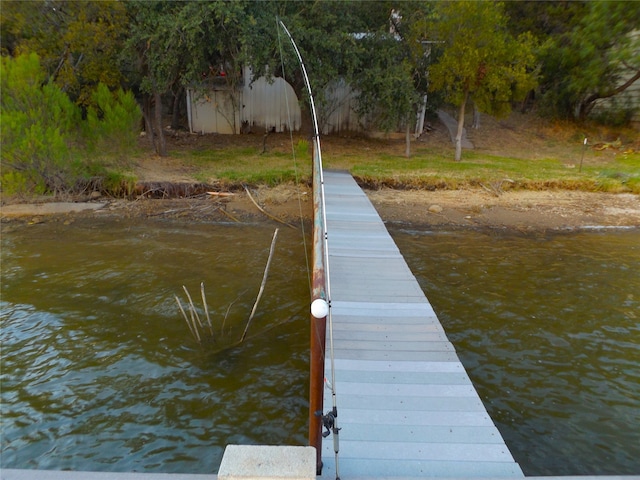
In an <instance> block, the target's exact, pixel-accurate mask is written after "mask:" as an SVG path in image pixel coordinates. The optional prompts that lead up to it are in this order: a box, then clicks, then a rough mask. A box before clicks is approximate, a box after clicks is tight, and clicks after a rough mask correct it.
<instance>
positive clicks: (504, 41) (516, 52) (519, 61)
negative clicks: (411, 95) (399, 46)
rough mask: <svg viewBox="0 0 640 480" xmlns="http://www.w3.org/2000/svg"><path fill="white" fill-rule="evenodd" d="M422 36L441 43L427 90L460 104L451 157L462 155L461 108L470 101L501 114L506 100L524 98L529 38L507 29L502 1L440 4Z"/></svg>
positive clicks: (529, 81)
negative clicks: (439, 92) (454, 148)
mask: <svg viewBox="0 0 640 480" xmlns="http://www.w3.org/2000/svg"><path fill="white" fill-rule="evenodd" d="M423 28H424V35H425V37H426V38H429V39H431V40H434V41H436V42H442V44H441V54H440V56H439V58H438V60H437V61H435V63H434V64H433V65H432V66H431V68H430V77H429V78H430V85H429V89H430V90H441V91H442V92H443V93H444V95H445V99H446V100H447V101H449V102H451V103H452V104H454V105H456V106H457V107H458V108H459V112H458V129H457V133H456V152H455V160H456V161H459V160H460V159H461V157H462V130H463V128H464V118H465V107H466V105H467V102H468V101H469V100H471V101H473V102H474V103H475V104H476V105H477V107H478V108H479V110H480V111H483V112H485V113H490V114H493V115H505V114H507V113H508V112H509V111H510V110H511V105H510V101H511V100H514V99H518V98H522V97H524V95H525V94H526V92H527V91H529V90H530V89H531V88H532V87H533V86H534V85H535V78H534V75H533V74H532V69H533V67H534V65H535V57H534V53H533V52H534V50H533V39H532V37H531V36H530V35H529V34H526V33H525V34H522V35H520V36H519V37H518V38H514V37H513V36H512V35H511V34H510V33H509V32H508V31H507V17H506V15H505V13H504V7H503V5H502V4H501V3H497V2H490V1H483V2H438V3H437V4H436V6H435V11H434V15H433V16H432V17H431V18H429V19H428V20H427V21H426V22H425V23H424V27H423Z"/></svg>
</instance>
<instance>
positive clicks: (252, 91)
mask: <svg viewBox="0 0 640 480" xmlns="http://www.w3.org/2000/svg"><path fill="white" fill-rule="evenodd" d="M251 79H252V74H251V70H250V69H249V68H245V70H244V81H243V84H242V86H240V87H238V88H236V89H231V88H229V87H227V86H225V85H211V86H209V87H208V88H206V89H204V88H199V89H188V90H187V105H188V108H187V112H188V116H189V129H190V130H191V132H194V133H242V132H245V133H246V132H248V131H253V132H264V131H265V130H274V131H276V132H283V131H286V130H288V129H289V128H291V129H292V130H294V131H297V130H299V129H300V124H301V112H300V105H299V104H298V97H297V96H296V94H295V92H294V91H293V87H291V85H289V84H288V83H287V82H286V81H285V80H284V79H282V78H274V79H273V81H271V82H269V81H267V79H266V78H264V77H260V78H258V79H256V80H255V81H254V82H253V83H251ZM289 125H291V127H289Z"/></svg>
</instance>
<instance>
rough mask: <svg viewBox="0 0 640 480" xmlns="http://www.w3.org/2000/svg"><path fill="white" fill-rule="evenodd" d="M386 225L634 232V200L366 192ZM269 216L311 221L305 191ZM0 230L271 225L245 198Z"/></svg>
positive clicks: (275, 202) (289, 195)
mask: <svg viewBox="0 0 640 480" xmlns="http://www.w3.org/2000/svg"><path fill="white" fill-rule="evenodd" d="M367 195H368V196H369V198H370V200H371V202H372V203H373V205H374V206H375V207H376V209H377V210H378V212H379V213H380V216H381V217H382V219H383V220H384V221H385V222H393V223H406V224H415V225H421V226H430V225H431V226H455V227H476V228H478V227H501V228H514V229H518V230H529V229H533V230H540V229H541V230H545V229H553V230H559V229H575V228H584V227H592V226H602V227H640V196H638V195H632V194H610V193H587V192H575V191H506V192H504V193H502V194H500V195H495V194H492V193H490V192H488V191H485V190H482V189H472V190H451V191H448V190H445V191H433V192H429V191H418V190H391V189H383V190H375V191H372V190H368V191H367ZM252 197H253V198H254V199H255V201H256V202H257V203H258V204H259V205H260V206H261V207H262V208H263V209H264V210H265V211H266V212H267V213H269V214H270V215H273V216H274V217H277V218H279V219H281V220H282V221H285V222H290V223H295V222H298V221H299V218H300V215H301V214H302V215H303V216H304V217H306V218H310V217H311V192H310V191H309V190H308V189H304V188H302V190H300V189H298V187H294V186H291V185H282V186H279V187H275V188H267V187H263V188H259V189H256V190H253V191H252ZM0 216H1V218H2V222H3V223H15V222H18V223H40V222H44V221H52V220H56V221H58V220H60V219H64V221H68V220H72V219H74V218H78V217H83V218H86V217H91V216H96V217H105V216H121V217H126V218H140V219H144V218H171V219H176V220H181V221H190V222H211V221H256V220H259V219H263V220H265V221H274V220H272V219H270V218H269V217H267V216H266V215H265V214H264V213H263V212H261V211H260V210H259V209H258V208H257V207H256V205H255V204H254V203H253V202H252V201H251V199H250V198H249V197H248V196H247V194H246V193H244V192H236V193H234V194H233V195H231V196H224V197H223V196H213V195H200V196H198V197H195V198H182V199H166V200H156V199H147V198H139V199H137V200H113V199H106V198H98V199H93V200H92V201H88V202H41V203H12V204H8V205H3V206H2V207H1V208H0Z"/></svg>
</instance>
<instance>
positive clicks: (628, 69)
mask: <svg viewBox="0 0 640 480" xmlns="http://www.w3.org/2000/svg"><path fill="white" fill-rule="evenodd" d="M579 13H581V15H579V16H577V18H576V19H575V20H573V21H572V22H570V23H569V24H567V25H566V27H567V28H565V29H564V30H560V31H558V32H557V33H555V34H554V33H553V32H550V33H551V37H550V38H549V39H548V41H547V42H546V43H545V44H544V49H543V50H542V52H541V58H542V61H543V72H542V74H543V86H544V89H545V92H544V100H545V106H546V107H547V110H548V111H550V112H552V113H555V114H556V115H559V116H564V117H569V118H574V119H580V120H584V119H585V118H587V116H588V115H589V113H590V112H591V111H592V109H593V107H594V106H595V104H596V102H597V101H598V100H600V99H605V98H611V97H615V96H617V95H621V94H624V92H625V91H626V90H627V89H628V88H629V87H630V86H631V85H633V84H634V83H635V82H637V81H638V79H640V35H638V31H637V29H638V25H640V4H639V3H637V2H625V1H592V2H586V3H585V4H584V5H583V8H582V9H580V10H579Z"/></svg>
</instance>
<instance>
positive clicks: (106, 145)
mask: <svg viewBox="0 0 640 480" xmlns="http://www.w3.org/2000/svg"><path fill="white" fill-rule="evenodd" d="M91 101H92V104H91V105H90V106H89V108H88V110H87V121H86V123H85V126H84V133H85V141H86V144H87V150H88V153H90V154H92V155H95V154H97V153H98V152H100V155H105V154H106V155H108V156H109V157H111V158H115V159H116V160H117V161H119V162H123V161H124V160H126V158H127V155H128V154H129V153H130V152H131V151H132V150H133V149H134V147H135V145H136V139H137V137H138V133H139V131H140V121H141V119H142V113H141V112H140V108H139V107H138V104H137V103H136V100H135V98H134V97H133V94H132V93H131V92H124V91H123V90H122V89H118V90H117V91H116V92H110V91H109V89H108V88H107V86H106V85H104V84H103V83H100V84H99V85H98V88H97V89H96V91H95V92H94V93H93V95H92V97H91Z"/></svg>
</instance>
